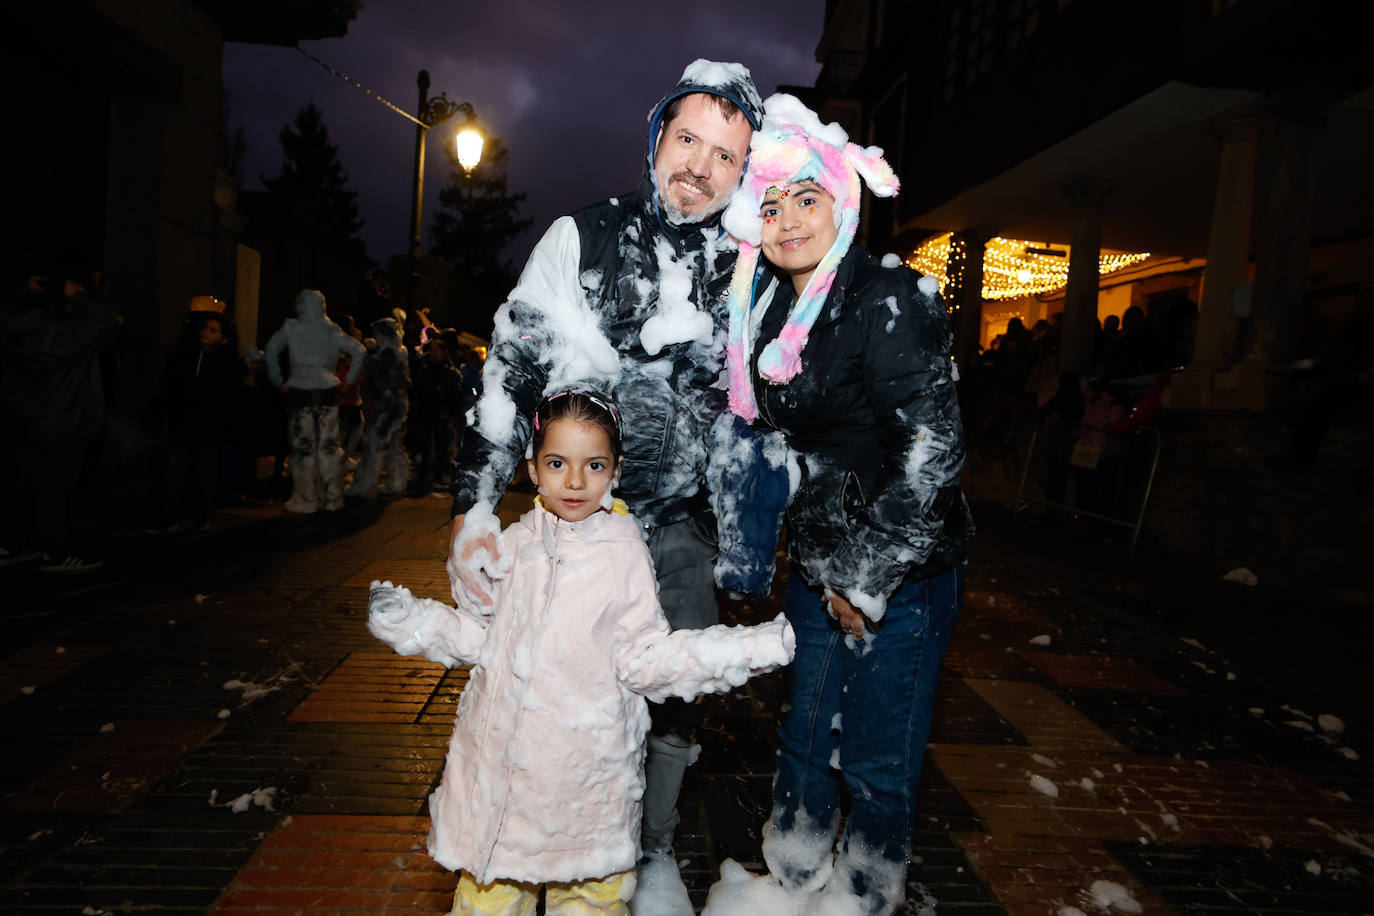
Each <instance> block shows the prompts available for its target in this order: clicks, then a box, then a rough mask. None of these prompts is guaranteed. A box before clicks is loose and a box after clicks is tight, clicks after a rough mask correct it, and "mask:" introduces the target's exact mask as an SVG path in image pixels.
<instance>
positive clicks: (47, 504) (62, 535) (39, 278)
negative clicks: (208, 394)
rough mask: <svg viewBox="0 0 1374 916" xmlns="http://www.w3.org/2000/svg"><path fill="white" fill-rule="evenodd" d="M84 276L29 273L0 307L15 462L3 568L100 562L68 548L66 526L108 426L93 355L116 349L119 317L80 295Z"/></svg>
mask: <svg viewBox="0 0 1374 916" xmlns="http://www.w3.org/2000/svg"><path fill="white" fill-rule="evenodd" d="M87 276H88V273H87V272H85V271H83V270H79V269H69V270H67V271H65V272H63V273H57V272H54V273H52V274H49V275H41V274H33V275H31V276H28V277H27V278H26V282H25V283H24V285H23V286H22V287H21V288H20V289H19V291H18V293H17V295H16V296H15V298H14V299H13V300H11V301H8V302H5V303H3V305H0V363H3V365H4V373H3V379H0V416H3V418H4V427H5V431H6V433H7V439H6V443H7V447H8V448H10V449H12V460H13V462H14V464H13V473H12V476H11V477H10V479H9V481H8V483H7V487H6V490H7V492H6V494H5V500H4V504H3V508H4V511H3V514H2V515H0V567H4V566H10V565H16V564H20V563H30V562H33V561H34V560H37V561H38V562H39V566H38V568H39V570H40V571H42V572H50V573H68V572H83V571H85V570H90V569H96V568H98V567H99V566H100V565H101V561H99V560H92V559H87V558H83V557H80V556H76V555H75V554H73V553H72V547H71V527H70V524H71V515H72V511H73V509H74V508H75V507H76V505H77V485H78V484H79V483H80V480H81V463H82V459H83V457H84V456H85V454H86V451H87V449H88V448H90V445H91V443H92V442H93V441H95V439H96V438H97V436H99V434H100V430H101V427H102V426H103V424H104V422H105V390H104V386H103V385H102V383H101V378H100V369H99V363H100V354H101V353H102V351H105V350H107V349H109V348H110V347H112V346H113V345H114V342H115V338H116V337H117V336H118V333H119V327H120V317H119V313H118V312H117V310H116V309H115V308H114V306H113V305H112V304H111V303H109V302H107V301H105V300H103V299H100V298H98V297H96V296H93V295H90V294H89V293H87V291H86V287H85V285H84V283H85V282H87V281H86V279H85V278H86V277H87ZM50 277H51V278H52V279H50ZM58 277H63V278H65V279H61V280H60V281H59V280H57V279H56V278H58ZM73 277H79V278H81V279H79V280H77V279H72V278H73ZM26 544H31V545H32V546H31V547H29V548H27V549H26V548H25V545H26Z"/></svg>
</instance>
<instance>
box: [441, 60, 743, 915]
mask: <svg viewBox="0 0 1374 916" xmlns="http://www.w3.org/2000/svg"><path fill="white" fill-rule="evenodd" d="M762 110H763V108H762V102H761V100H760V99H759V95H758V90H757V89H756V88H755V87H754V83H753V80H752V78H751V77H750V75H749V71H748V70H747V69H745V68H744V67H742V66H740V65H738V64H721V63H713V62H711V61H706V60H698V61H695V62H694V63H692V64H691V65H690V66H689V67H687V69H686V70H685V71H684V72H683V74H682V78H681V80H680V81H679V82H678V84H677V85H676V86H675V87H674V88H673V90H672V91H671V92H669V93H668V95H667V96H665V97H664V99H663V100H662V101H660V102H659V103H658V104H657V105H656V106H655V107H654V108H653V109H652V110H651V111H650V113H649V136H648V141H649V143H648V157H647V160H646V168H645V175H644V178H643V181H642V182H641V185H640V188H639V190H637V191H635V192H633V193H631V194H626V195H622V196H620V197H618V198H617V197H613V198H611V199H610V200H608V201H605V202H602V203H599V204H595V205H593V206H590V207H587V208H586V209H584V210H580V211H578V212H577V213H575V214H573V215H572V216H565V217H562V218H560V219H558V220H557V221H555V222H554V224H553V226H552V227H550V229H549V230H548V232H547V233H545V235H544V237H543V238H542V239H541V240H540V241H539V244H538V245H536V246H535V249H534V251H533V253H532V254H531V255H530V259H529V262H528V263H527V264H526V265H525V270H524V272H523V273H522V274H521V277H520V281H519V283H518V284H517V285H516V287H515V289H514V290H513V291H512V292H511V294H510V298H509V299H508V300H507V301H506V303H505V305H503V306H502V307H501V309H500V310H499V311H498V312H497V315H496V330H495V333H494V335H493V339H492V348H491V352H490V355H489V356H488V357H487V362H486V366H485V368H484V370H483V375H482V387H481V391H480V394H479V396H478V400H477V403H476V405H475V407H474V410H473V411H472V413H471V415H470V417H469V428H468V431H467V433H466V434H465V435H464V438H463V446H462V449H461V451H460V453H459V455H458V457H457V459H456V460H455V461H454V473H453V497H454V500H453V514H454V518H453V542H452V545H451V549H450V554H449V574H450V578H451V580H452V581H453V583H454V598H455V600H460V601H463V602H466V603H469V604H472V603H475V604H478V605H482V604H488V603H490V591H489V590H490V587H491V580H492V578H499V577H500V576H501V575H503V570H504V567H503V558H501V557H499V556H497V553H496V540H495V535H496V533H497V532H498V531H499V523H498V522H497V521H496V519H495V516H494V515H493V514H492V510H493V509H494V508H495V506H496V504H497V503H498V502H499V501H500V499H501V495H502V494H503V493H504V492H505V489H506V486H507V485H508V484H509V483H510V480H511V478H512V477H513V476H514V473H515V469H516V465H517V463H518V462H519V461H520V460H521V459H522V458H523V457H524V453H525V446H526V443H527V442H528V441H529V437H530V419H531V417H532V416H533V414H534V410H535V407H536V405H537V404H538V402H539V401H540V399H541V398H542V397H543V396H544V395H545V394H551V393H554V392H557V391H560V390H564V389H567V388H572V387H596V388H600V389H601V390H609V391H610V392H611V393H612V394H613V395H614V397H615V400H616V402H617V404H618V406H619V408H620V411H621V414H622V416H623V418H624V444H625V470H624V474H623V476H622V478H621V484H620V488H619V490H618V491H617V492H618V495H619V496H621V497H622V498H623V499H624V500H625V501H626V503H628V505H629V507H630V509H631V511H632V512H633V513H634V514H635V516H636V517H637V518H638V520H639V521H640V522H641V523H642V524H643V525H644V526H645V529H646V537H647V540H648V543H649V549H650V552H651V553H652V555H653V559H654V565H655V567H656V569H657V572H658V579H659V599H660V601H661V603H662V605H663V609H664V613H665V614H666V615H667V618H668V621H669V623H670V624H671V625H672V626H673V627H674V628H682V627H692V628H700V627H705V626H710V625H711V624H713V623H715V622H716V620H717V614H718V609H717V607H716V603H715V592H714V579H713V574H712V564H713V558H714V553H715V550H714V547H712V546H711V545H710V544H708V543H707V541H706V539H705V531H706V530H709V524H710V522H709V513H708V511H707V505H706V503H707V500H706V493H705V488H704V485H703V478H704V475H705V471H706V445H707V437H708V433H709V431H710V427H711V424H712V422H713V421H714V420H715V419H716V417H717V416H718V415H719V413H720V412H721V410H722V408H723V406H724V391H723V390H721V389H719V388H716V387H714V386H715V384H716V382H717V379H718V378H719V375H720V370H721V366H722V361H723V356H724V350H723V341H724V337H723V332H724V327H725V314H724V302H723V299H724V297H723V293H724V290H725V286H726V284H727V283H728V282H729V278H730V271H731V269H732V268H733V265H734V260H735V250H734V245H733V243H732V242H730V241H729V240H728V239H727V238H726V237H725V236H724V234H723V232H722V231H721V230H720V228H719V216H720V212H721V211H722V210H723V209H724V208H725V205H726V204H727V203H728V202H729V199H730V196H731V194H732V193H733V192H734V190H735V188H736V186H737V185H738V183H739V179H740V175H741V173H742V172H743V169H744V164H745V157H746V155H747V153H748V150H749V140H750V138H751V137H752V135H753V131H754V129H756V128H757V127H758V125H759V121H760V118H761V116H762ZM690 724H691V721H690V709H689V708H688V707H686V706H685V705H683V704H681V703H675V702H672V701H670V702H669V703H667V704H663V705H662V706H656V707H654V726H653V728H652V730H651V733H650V736H649V742H648V755H647V758H646V761H645V777H646V789H645V797H644V821H643V833H642V837H641V841H642V846H643V849H644V853H645V859H644V860H642V861H641V864H640V880H641V890H643V889H644V888H645V887H646V886H648V885H661V883H662V881H663V880H664V879H667V880H668V881H670V882H671V883H672V884H674V885H676V887H675V889H674V891H675V895H676V898H677V902H676V905H675V907H674V908H671V909H667V910H658V909H656V910H654V912H664V913H679V912H681V913H691V912H692V909H691V904H690V902H689V901H688V899H687V895H686V892H685V891H684V890H682V885H681V878H680V877H679V876H678V874H677V867H676V863H675V862H674V860H673V857H672V852H671V844H672V836H673V829H674V828H675V827H676V825H677V820H678V818H677V812H676V807H677V795H678V790H679V789H680V787H681V785H682V777H683V774H684V773H685V772H686V769H687V765H688V764H689V763H690V762H691V757H692V745H691V742H690V740H689V739H688V737H687V736H688V734H689V732H690ZM655 896H656V897H657V898H659V899H662V897H663V895H662V894H655ZM640 903H641V905H639V906H634V909H635V911H636V916H647V914H648V913H649V912H650V910H649V908H648V906H647V904H644V902H643V900H641V901H640Z"/></svg>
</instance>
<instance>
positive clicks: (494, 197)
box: [430, 138, 532, 332]
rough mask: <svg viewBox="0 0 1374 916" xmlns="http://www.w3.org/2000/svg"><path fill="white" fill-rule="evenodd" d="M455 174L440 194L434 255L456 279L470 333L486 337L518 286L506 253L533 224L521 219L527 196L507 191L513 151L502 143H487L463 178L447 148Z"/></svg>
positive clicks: (433, 235) (433, 229) (432, 235)
mask: <svg viewBox="0 0 1374 916" xmlns="http://www.w3.org/2000/svg"><path fill="white" fill-rule="evenodd" d="M444 152H445V153H446V154H447V155H448V159H449V163H450V164H451V165H452V167H453V173H452V175H451V177H450V178H449V183H448V184H447V185H445V186H444V187H442V188H440V190H439V212H438V213H436V214H435V217H434V221H433V222H432V223H431V224H430V239H431V240H432V244H431V246H430V251H431V253H433V254H436V255H438V256H439V257H441V258H443V259H444V260H445V261H447V262H448V263H449V264H450V265H451V266H452V267H453V270H454V273H455V275H456V276H457V278H458V280H459V283H460V287H461V289H462V296H463V299H464V301H463V302H462V303H461V304H462V313H463V320H464V323H465V324H466V325H467V326H468V329H469V330H473V331H478V332H482V331H485V329H487V328H490V327H491V318H492V316H493V315H494V314H495V313H496V309H497V307H498V306H499V305H500V304H501V303H502V302H503V301H504V300H505V297H506V294H507V293H509V292H510V290H511V287H512V286H514V285H515V280H516V269H515V267H514V265H512V264H511V262H510V261H509V260H503V259H502V252H504V251H505V249H506V247H507V246H509V245H510V244H511V243H512V242H514V241H515V240H516V239H517V238H518V237H519V236H520V235H521V233H523V232H524V231H525V230H526V229H528V228H529V227H530V223H531V222H532V220H529V219H520V218H519V209H520V204H521V203H523V202H524V200H525V194H524V193H523V192H521V193H519V194H512V193H510V192H509V190H508V189H507V186H506V166H507V162H508V160H509V158H510V154H509V152H508V151H507V150H506V148H505V147H504V146H502V144H501V141H500V140H499V139H495V138H488V140H487V144H486V149H485V150H484V151H483V153H482V161H481V162H480V163H479V164H478V165H477V167H476V168H474V169H473V170H472V174H471V175H465V174H464V173H463V169H462V166H460V165H459V164H458V156H457V152H456V151H455V150H454V149H453V148H452V144H447V143H446V144H444Z"/></svg>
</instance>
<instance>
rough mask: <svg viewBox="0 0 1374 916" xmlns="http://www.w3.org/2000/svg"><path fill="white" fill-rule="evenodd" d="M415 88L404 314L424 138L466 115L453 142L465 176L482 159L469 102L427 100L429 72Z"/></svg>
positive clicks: (414, 273)
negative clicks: (416, 104) (417, 100)
mask: <svg viewBox="0 0 1374 916" xmlns="http://www.w3.org/2000/svg"><path fill="white" fill-rule="evenodd" d="M415 84H416V85H417V86H419V87H420V104H419V107H418V108H416V112H415V113H416V117H415V179H414V184H413V186H412V191H413V192H414V193H413V194H412V196H411V201H410V244H409V246H408V247H407V249H406V300H405V301H406V310H407V311H410V310H412V309H413V308H414V304H415V288H416V284H417V282H418V281H419V260H420V207H421V198H422V197H423V196H424V192H425V135H426V134H428V133H429V131H430V128H433V127H438V126H439V125H440V124H443V123H444V122H445V121H447V120H448V119H449V118H451V117H453V116H454V115H456V114H457V113H458V112H460V111H462V112H465V113H466V114H467V118H468V124H469V126H468V127H466V128H465V129H464V130H463V131H461V132H460V133H459V134H458V137H457V140H456V143H457V147H458V149H457V152H458V163H459V165H461V166H462V167H463V171H464V172H465V173H467V174H471V172H472V170H473V168H474V167H476V165H477V163H478V162H479V161H481V158H482V135H481V134H479V133H478V132H477V131H476V130H475V129H474V128H473V127H472V126H471V125H472V123H473V122H475V121H476V120H477V116H476V115H475V114H474V113H473V110H472V105H471V104H470V103H468V102H450V101H449V100H448V97H447V95H446V94H445V93H443V92H441V93H439V94H438V95H437V96H435V97H434V98H430V97H429V71H428V70H421V71H420V73H419V75H418V76H417V77H416V78H415Z"/></svg>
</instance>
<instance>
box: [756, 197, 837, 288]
mask: <svg viewBox="0 0 1374 916" xmlns="http://www.w3.org/2000/svg"><path fill="white" fill-rule="evenodd" d="M759 215H760V216H761V217H763V254H764V257H766V258H768V260H769V262H771V263H772V264H773V265H774V266H775V267H778V268H781V269H782V270H785V271H787V272H788V273H789V274H791V275H792V285H793V286H794V287H796V290H797V294H798V295H800V294H801V291H802V290H803V289H805V288H806V281H807V280H810V279H811V275H812V274H813V273H815V272H816V265H817V264H819V263H820V262H821V258H823V257H825V254H826V252H828V251H829V250H830V248H831V246H832V245H834V244H835V237H836V236H837V235H838V234H839V230H838V229H836V228H835V201H834V199H832V198H831V196H830V195H829V194H827V193H826V192H825V191H823V190H822V189H821V188H820V187H819V186H818V185H816V184H815V183H813V182H810V181H798V182H796V183H794V184H790V185H788V186H787V187H785V188H770V189H769V191H768V193H767V194H765V195H764V200H763V206H762V207H760V208H759Z"/></svg>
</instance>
